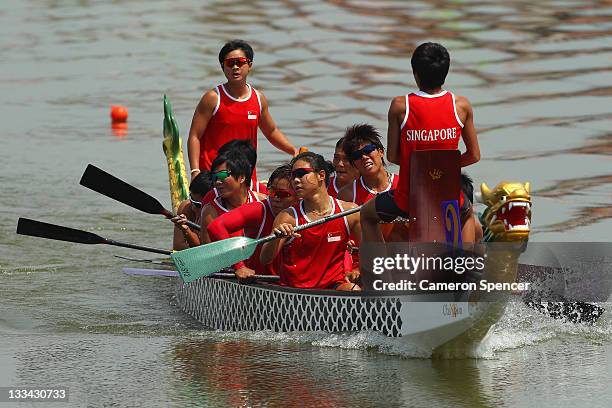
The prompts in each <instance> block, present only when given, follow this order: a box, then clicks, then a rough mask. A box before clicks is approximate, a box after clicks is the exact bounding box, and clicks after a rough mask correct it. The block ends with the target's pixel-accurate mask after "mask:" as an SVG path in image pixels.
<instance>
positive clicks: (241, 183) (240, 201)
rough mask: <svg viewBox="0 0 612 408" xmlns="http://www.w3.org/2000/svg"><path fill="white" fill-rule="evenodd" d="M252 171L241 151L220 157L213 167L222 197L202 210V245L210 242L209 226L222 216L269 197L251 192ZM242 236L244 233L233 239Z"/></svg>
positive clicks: (213, 175) (217, 187) (215, 184)
mask: <svg viewBox="0 0 612 408" xmlns="http://www.w3.org/2000/svg"><path fill="white" fill-rule="evenodd" d="M252 171H253V169H252V168H251V165H250V164H249V162H248V160H247V159H246V157H244V155H242V154H241V153H240V152H239V151H236V150H230V151H228V152H226V153H224V154H222V155H220V156H217V158H215V160H214V161H213V163H212V172H211V178H212V181H213V183H214V186H215V188H216V189H217V191H218V193H219V195H218V196H217V197H215V198H214V199H213V200H212V201H211V202H210V203H208V204H206V205H205V206H204V207H202V218H201V227H202V229H201V230H200V242H201V243H202V244H208V243H210V242H211V239H210V237H209V236H208V229H207V228H208V226H209V225H210V223H211V222H213V220H214V219H215V218H217V217H218V216H219V215H221V214H224V213H226V212H228V211H231V210H233V209H235V208H238V207H240V206H241V205H244V204H247V203H252V202H255V201H261V200H262V199H265V198H266V196H265V195H264V194H261V193H256V192H253V191H251V190H250V189H249V186H250V184H251V175H252ZM240 235H242V230H240V231H237V232H236V233H234V234H232V236H240Z"/></svg>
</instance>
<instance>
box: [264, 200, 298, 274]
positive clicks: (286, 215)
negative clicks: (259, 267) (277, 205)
mask: <svg viewBox="0 0 612 408" xmlns="http://www.w3.org/2000/svg"><path fill="white" fill-rule="evenodd" d="M294 227H295V218H294V217H293V212H289V211H287V210H283V211H281V213H280V214H278V215H277V216H276V218H275V219H274V226H273V230H272V231H273V233H275V234H284V235H285V237H283V238H279V239H275V240H274V241H270V242H266V243H265V244H264V245H263V247H262V248H261V254H260V256H259V260H260V261H261V263H262V264H264V265H265V264H269V263H271V262H272V261H273V260H274V258H275V257H276V255H278V253H279V252H280V250H281V248H282V247H283V245H285V242H287V240H288V239H289V238H290V236H291V234H292V232H293V228H294Z"/></svg>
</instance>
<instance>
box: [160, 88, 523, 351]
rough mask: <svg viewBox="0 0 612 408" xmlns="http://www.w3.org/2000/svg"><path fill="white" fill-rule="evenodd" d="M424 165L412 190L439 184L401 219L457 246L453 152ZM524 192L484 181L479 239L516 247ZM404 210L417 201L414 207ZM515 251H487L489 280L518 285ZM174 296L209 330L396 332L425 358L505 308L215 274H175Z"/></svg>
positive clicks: (452, 296) (167, 125) (171, 150)
mask: <svg viewBox="0 0 612 408" xmlns="http://www.w3.org/2000/svg"><path fill="white" fill-rule="evenodd" d="M164 112H165V120H164V134H165V139H164V152H165V153H166V157H167V162H168V169H169V177H170V188H171V197H172V201H173V207H174V208H176V207H177V206H178V203H179V202H180V200H181V199H184V198H186V194H185V192H186V191H187V189H186V188H185V187H184V183H185V180H186V177H185V171H184V162H183V154H182V148H181V146H180V143H181V141H180V137H179V136H178V128H177V126H176V122H175V121H174V118H173V115H172V109H171V107H170V104H169V102H168V101H167V100H164ZM447 153H448V152H447ZM454 153H455V154H457V152H454ZM416 162H419V160H413V165H414V163H416ZM421 162H423V163H426V164H427V165H423V166H422V168H420V169H418V171H417V170H415V171H413V169H412V168H411V186H414V185H417V184H419V185H421V186H424V185H430V184H431V182H432V181H433V182H437V183H438V185H439V186H440V188H434V189H431V188H427V189H426V190H423V191H420V193H419V196H418V202H419V204H420V205H419V207H420V208H423V209H424V212H423V211H422V212H421V213H419V214H418V215H417V217H418V220H417V218H414V219H412V220H408V221H412V223H411V224H410V228H408V231H411V232H412V233H413V234H415V233H416V234H419V237H417V241H418V240H421V241H427V240H431V239H432V235H431V231H433V230H435V229H437V230H439V231H437V233H438V235H437V236H438V238H440V231H442V229H441V227H442V226H445V227H447V228H446V230H445V231H444V232H442V234H443V235H442V236H446V240H447V242H448V241H449V240H450V241H451V242H453V243H454V244H456V243H457V239H458V233H459V232H460V229H461V228H460V223H459V222H458V218H459V215H458V212H459V211H458V206H457V203H456V200H455V204H454V206H451V207H448V208H446V209H445V208H442V211H440V208H441V207H440V204H441V201H444V198H445V197H442V196H441V195H440V193H441V192H443V193H442V194H444V193H446V194H447V195H449V196H450V197H458V195H459V186H460V182H459V178H460V172H459V165H458V154H457V157H456V158H455V159H453V160H447V159H446V158H444V159H443V160H439V158H438V160H436V161H435V163H443V164H442V165H441V166H442V168H439V167H440V166H438V167H436V168H433V167H431V165H432V163H434V161H432V160H431V157H429V156H428V157H427V158H425V159H424V160H421ZM423 177H429V178H430V180H429V181H427V180H423ZM419 180H420V181H419ZM449 180H450V181H449ZM413 181H414V184H413ZM423 181H425V182H423ZM449 185H450V186H451V187H452V188H449ZM529 189H530V187H529V183H525V184H523V183H511V182H502V183H499V184H498V185H497V186H496V187H495V188H493V189H489V188H488V187H487V185H486V184H484V183H483V184H482V185H481V194H480V196H481V197H482V199H481V200H482V202H483V203H484V204H485V205H486V209H485V211H484V212H483V213H482V214H481V215H480V221H481V224H482V226H483V231H484V238H483V241H486V242H506V243H513V244H514V246H515V247H520V246H521V245H523V244H524V243H525V242H526V241H527V239H528V237H529V231H530V222H531V200H530V192H529ZM414 190H415V191H417V190H418V189H414ZM421 190H422V189H421ZM415 195H416V194H415ZM446 198H448V197H446ZM424 204H425V205H424ZM411 208H414V207H413V206H412V205H411ZM442 220H444V222H442ZM415 221H416V222H415ZM413 224H414V225H413ZM432 225H433V226H432ZM434 235H435V234H434ZM414 238H415V237H414V236H413V237H412V240H414ZM459 239H460V238H459ZM434 241H435V239H434ZM518 255H519V251H516V250H506V249H501V250H499V251H498V253H496V254H495V256H493V257H488V264H487V268H486V269H485V274H486V275H487V276H486V278H487V280H488V281H492V282H515V281H516V277H517V271H518ZM176 299H177V303H178V305H179V306H180V308H181V309H182V310H183V311H184V312H185V313H187V314H189V315H190V316H192V317H193V318H194V319H196V320H197V321H199V322H201V323H202V324H203V325H204V326H205V327H207V328H210V329H214V330H222V331H260V330H270V331H275V332H315V331H316V332H318V331H322V332H328V333H354V332H363V331H368V332H375V333H380V334H381V335H384V336H388V337H390V338H395V339H397V341H400V342H405V343H407V344H410V345H412V346H414V347H417V348H418V349H420V350H422V351H424V352H428V353H432V355H447V356H448V355H465V353H466V352H467V353H469V350H471V349H473V348H474V347H475V346H477V345H478V344H479V343H480V341H481V340H482V339H483V338H484V337H485V336H486V334H487V333H488V331H489V329H490V328H491V326H492V325H493V324H494V323H495V322H497V320H498V319H499V318H500V317H501V315H502V314H503V311H504V309H505V305H506V301H505V300H503V299H502V300H500V299H495V300H487V299H484V298H483V297H482V296H481V294H479V293H477V292H471V291H463V292H456V291H452V292H444V291H438V292H431V291H427V292H425V291H410V292H391V293H389V292H384V293H382V292H375V291H363V292H343V291H334V290H313V289H298V288H289V287H283V286H279V285H273V284H265V283H255V284H240V283H238V282H237V281H236V280H233V279H217V278H213V277H209V278H202V279H198V280H195V281H193V282H191V283H188V284H186V283H184V282H183V281H182V280H180V279H177V285H176Z"/></svg>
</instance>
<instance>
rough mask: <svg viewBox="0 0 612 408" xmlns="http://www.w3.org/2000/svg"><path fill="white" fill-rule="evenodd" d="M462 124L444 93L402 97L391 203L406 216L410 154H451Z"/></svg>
mask: <svg viewBox="0 0 612 408" xmlns="http://www.w3.org/2000/svg"><path fill="white" fill-rule="evenodd" d="M462 129H463V123H462V122H461V119H459V115H458V114H457V107H456V105H455V95H453V94H452V93H451V92H448V91H442V92H440V93H439V94H435V95H430V94H428V93H425V92H422V91H417V92H414V93H411V94H408V95H406V114H405V115H404V121H403V122H402V125H401V130H400V179H401V180H402V182H401V183H400V184H399V186H398V188H397V190H396V192H395V196H394V197H395V203H396V204H397V206H398V207H399V208H400V209H401V210H402V211H404V212H406V213H409V212H410V211H409V208H408V207H409V204H408V203H409V197H410V153H412V152H413V151H415V150H455V149H457V148H458V146H459V139H460V138H461V130H462Z"/></svg>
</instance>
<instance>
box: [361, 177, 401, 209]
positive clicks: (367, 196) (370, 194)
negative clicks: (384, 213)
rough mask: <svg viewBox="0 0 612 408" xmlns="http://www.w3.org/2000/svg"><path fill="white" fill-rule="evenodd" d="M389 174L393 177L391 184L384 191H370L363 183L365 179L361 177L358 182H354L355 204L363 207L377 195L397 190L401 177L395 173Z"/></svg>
mask: <svg viewBox="0 0 612 408" xmlns="http://www.w3.org/2000/svg"><path fill="white" fill-rule="evenodd" d="M389 174H390V175H391V183H389V185H388V186H387V188H386V189H385V190H384V191H374V190H372V189H370V188H369V187H368V186H366V184H365V182H364V181H363V177H359V178H358V179H357V180H355V181H353V202H354V203H355V204H357V205H362V204H365V203H366V202H368V201H370V200H371V199H373V198H374V197H376V195H377V194H380V193H384V192H385V191H389V190H395V189H397V187H398V183H399V176H398V175H397V174H394V173H389Z"/></svg>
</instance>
